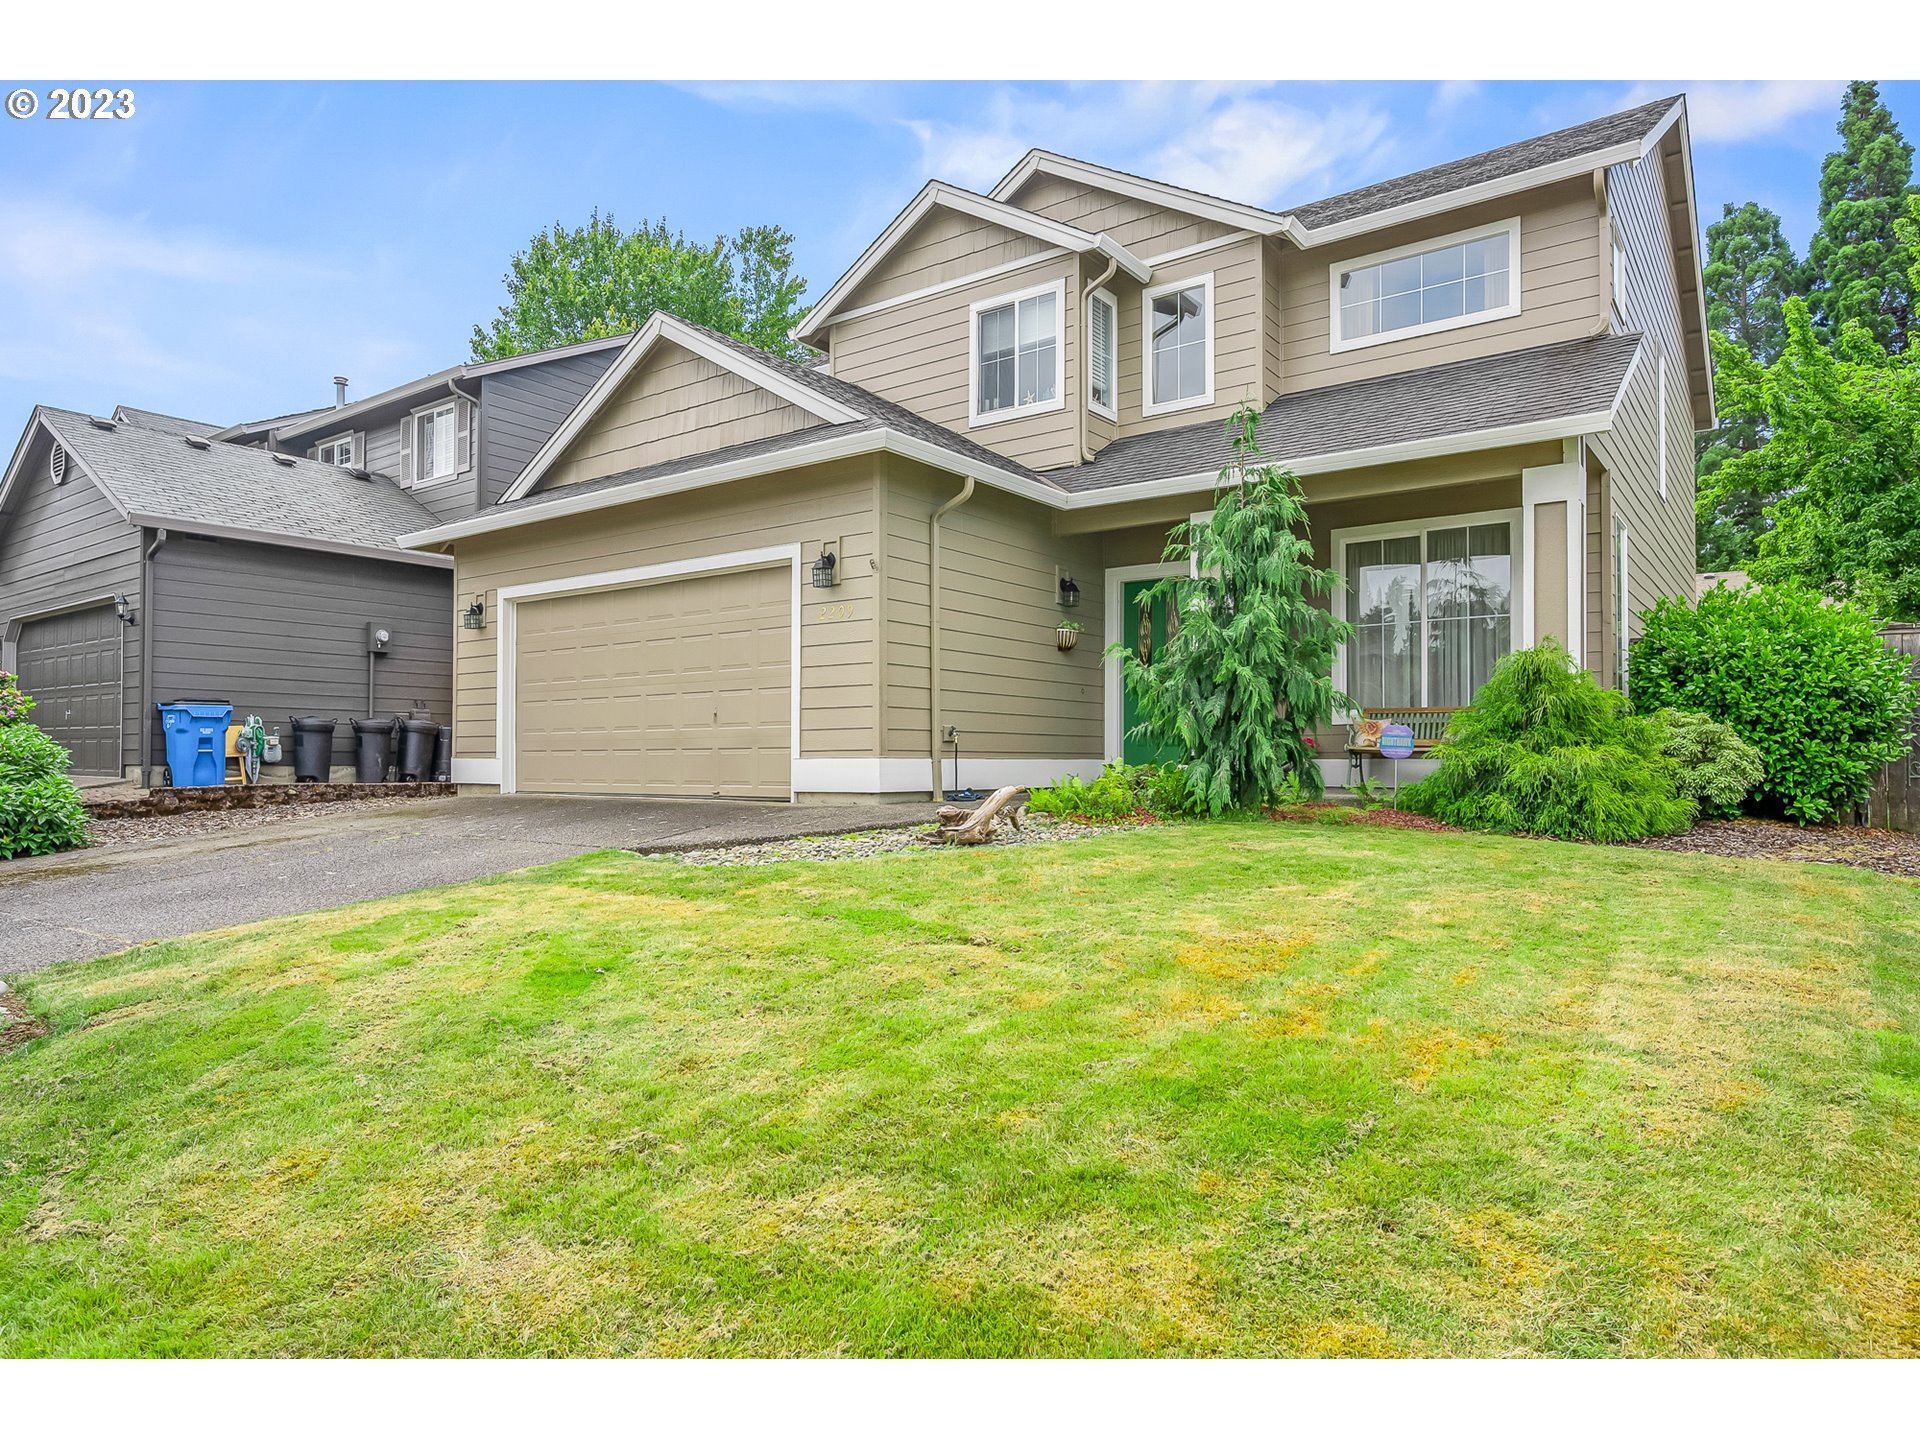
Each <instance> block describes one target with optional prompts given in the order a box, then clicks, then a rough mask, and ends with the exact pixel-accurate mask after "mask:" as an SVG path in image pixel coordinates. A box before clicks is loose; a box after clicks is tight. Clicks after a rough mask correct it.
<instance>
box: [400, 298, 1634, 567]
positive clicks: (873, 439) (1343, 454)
mask: <svg viewBox="0 0 1920 1440" xmlns="http://www.w3.org/2000/svg"><path fill="white" fill-rule="evenodd" d="M674 323H675V324H676V325H680V326H685V325H686V322H685V321H676V322H674ZM689 328H692V329H696V330H698V329H699V328H700V327H689ZM701 333H702V334H703V335H704V336H705V337H706V338H707V339H708V340H709V341H710V342H711V343H712V347H713V348H714V349H716V350H720V351H727V352H733V351H737V352H741V353H740V354H738V355H736V356H735V357H734V358H736V359H737V360H738V362H739V365H740V371H739V372H737V373H744V371H745V370H746V369H747V368H748V367H766V368H773V369H776V370H780V371H783V372H786V373H787V374H788V377H789V378H791V379H793V380H794V381H795V382H796V383H802V384H811V385H813V386H816V387H818V390H819V392H820V394H821V395H822V396H824V397H826V398H830V399H832V400H834V401H835V402H836V403H839V404H843V405H844V406H846V407H847V408H849V409H852V410H854V411H856V412H857V413H855V414H854V416H853V418H851V419H848V420H843V421H835V422H831V423H822V424H820V425H816V426H811V427H809V428H807V429H803V430H796V431H791V432H789V433H787V434H784V435H777V436H772V437H768V438H766V439H761V440H753V441H748V442H746V443H744V444H740V445H733V446H728V447H726V448H724V449H721V450H714V451H708V452H705V453H703V454H699V455H683V456H680V457H678V458H676V459H673V460H666V461H662V462H660V463H658V464H654V465H643V466H638V467H635V468H632V469H628V470H622V471H619V472H617V473H615V474H611V475H603V476H599V477H597V478H595V479H593V480H587V481H581V482H578V483H575V484H572V485H564V486H561V487H559V488H557V489H554V490H544V491H539V492H536V493H533V494H524V493H523V494H521V495H519V496H509V497H508V498H506V499H504V500H502V502H501V503H500V504H498V505H496V506H494V507H492V508H491V509H488V510H484V511H482V512H480V513H479V514H478V515H474V516H470V517H469V518H467V519H465V520H458V521H454V522H453V523H451V524H447V525H437V526H434V527H432V528H431V529H424V530H420V531H418V532H415V533H413V534H409V535H403V536H402V537H401V540H402V542H403V543H405V544H408V545H419V546H430V545H439V544H444V543H446V542H447V541H450V540H457V539H460V538H462V537H464V536H467V535H478V534H484V533H486V532H488V531H493V530H504V529H509V528H511V527H513V526H516V525H522V524H526V523H529V522H531V521H535V520H545V519H553V518H557V517H560V516H564V515H571V514H580V513H584V512H589V511H593V510H599V509H604V508H607V507H609V506H613V505H626V504H631V503H633V502H634V501H637V500H646V499H652V498H654V497H656V496H660V495H667V494H674V493H677V492H680V491H685V490H692V489H698V488H701V487H704V486H708V485H721V484H726V483H729V482H731V481H735V480H745V479H751V478H753V477H755V476H758V475H766V474H771V473H774V472H776V471H779V470H785V469H794V468H798V467H799V466H802V465H812V464H819V463H822V462H825V461H827V460H833V459H840V458H844V457H846V456H850V455H860V454H871V453H874V452H877V451H886V452H889V453H891V454H896V455H902V456H905V457H907V458H909V459H914V460H919V461H922V462H924V463H926V464H929V465H933V466H935V467H937V468H940V469H943V470H946V471H948V472H949V473H951V474H954V475H960V476H970V477H972V478H975V479H978V480H980V481H981V482H983V483H985V484H988V485H992V486H994V487H996V488H998V489H1001V490H1005V491H1007V492H1009V493H1012V494H1016V495H1021V496H1024V497H1025V498H1027V499H1030V500H1035V501H1038V502H1039V503H1041V504H1044V505H1046V506H1048V507H1049V508H1052V509H1060V510H1073V509H1081V508H1085V507H1090V506H1098V505H1110V504H1118V503H1121V502H1124V501H1127V500H1136V499H1145V498H1151V497H1153V496H1155V495H1171V494H1185V493H1206V492H1208V491H1210V490H1211V489H1212V488H1213V486H1214V484H1215V482H1216V478H1217V476H1218V473H1219V471H1220V468H1221V467H1222V466H1223V465H1224V464H1225V463H1226V460H1227V458H1228V455H1229V453H1230V449H1229V446H1228V445H1227V442H1226V439H1225V427H1224V426H1223V425H1222V424H1221V423H1220V422H1219V421H1217V420H1206V421H1201V422H1199V423H1197V424H1193V425H1186V426H1181V427H1179V428H1177V429H1171V430H1161V431H1155V432H1153V433H1150V434H1147V435H1140V436H1133V437H1130V438H1128V439H1125V440H1118V441H1115V442H1114V443H1113V444H1111V445H1109V446H1107V448H1106V449H1105V450H1103V451H1101V453H1100V455H1099V457H1098V458H1097V459H1095V460H1094V461H1093V463H1091V464H1089V465H1081V466H1075V467H1070V468H1067V469H1060V470H1050V471H1045V472H1036V471H1033V470H1029V469H1027V468H1026V467H1025V466H1023V465H1020V464H1018V463H1016V462H1014V461H1012V460H1008V459H1007V458H1006V457H1005V456H1002V455H998V454H996V453H994V452H993V451H991V450H988V449H986V448H984V447H983V446H980V445H977V444H975V443H974V442H973V441H971V440H969V439H967V438H966V437H965V436H963V435H958V434H955V433H954V432H953V431H951V430H948V429H946V427H944V426H941V425H936V424H935V423H934V422H932V421H930V420H927V419H925V418H923V417H921V416H919V415H916V414H914V413H913V412H912V411H910V410H906V409H904V408H902V407H901V406H898V405H895V404H893V403H892V402H890V401H887V400H882V399H881V398H880V397H879V396H877V395H874V394H872V393H871V392H870V391H867V390H864V389H862V388H861V387H860V386H858V385H853V384H850V383H848V382H847V381H844V380H836V379H834V378H833V377H831V376H828V375H822V374H820V373H819V372H818V371H814V370H810V369H808V368H807V367H805V366H801V365H795V364H793V363H792V362H790V361H785V360H779V359H776V358H775V357H773V356H768V355H762V354H761V353H760V352H758V351H755V350H753V349H752V348H751V347H749V346H746V345H744V344H742V343H741V342H740V341H737V340H733V339H731V338H729V337H727V336H723V335H717V334H715V333H714V332H712V331H701ZM676 338H677V337H676ZM1641 348H1642V347H1641V340H1640V337H1639V336H1638V335H1601V336H1595V337H1591V338H1587V339H1581V340H1566V341H1560V342H1557V343H1555V344H1552V345H1542V346H1537V347H1535V348H1534V349H1531V350H1520V351H1510V352H1508V353H1506V354H1502V355H1495V356H1491V357H1488V358H1486V359H1480V360H1460V361H1454V362H1452V363H1451V364H1446V365H1434V366H1429V367H1427V368H1426V369H1423V370H1414V371H1408V372H1404V373H1402V374H1397V375H1387V376H1381V377H1378V378H1376V379H1371V380H1356V381H1351V382H1349V383H1347V384H1344V385H1330V386H1327V387H1324V388H1322V389H1319V390H1307V391H1301V392H1298V393H1296V394H1292V395H1284V396H1282V397H1280V399H1278V400H1276V401H1275V402H1274V403H1273V404H1272V405H1270V406H1268V407H1267V410H1266V413H1265V415H1264V417H1263V419H1262V431H1261V434H1262V439H1263V441H1264V442H1265V448H1266V450H1267V453H1268V454H1270V455H1272V456H1274V457H1276V458H1277V459H1279V460H1280V461H1281V462H1282V463H1285V464H1287V465H1290V466H1292V467H1293V468H1294V469H1295V470H1297V471H1299V472H1300V473H1301V474H1315V473H1324V472H1328V471H1334V470H1344V469H1353V468H1357V467H1359V466H1362V465H1386V464H1393V463H1396V462H1398V461H1403V460H1412V459H1420V458H1423V457H1425V456H1430V455H1443V454H1451V453H1456V452H1460V451H1465V450H1474V449H1485V448H1490V447H1493V446H1499V445H1518V444H1525V443H1529V442H1533V441H1539V440H1552V439H1564V438H1571V437H1573V436H1576V435H1585V434H1591V433H1594V432H1596V431H1604V430H1607V429H1610V428H1611V427H1612V425H1613V419H1614V413H1615V410H1616V407H1617V406H1618V403H1619V397H1620V394H1621V392H1622V390H1623V389H1624V387H1625V385H1626V382H1627V378H1628V377H1629V376H1630V375H1631V374H1632V372H1633V368H1634V366H1635V365H1636V364H1637V363H1638V358H1639V356H1640V354H1641ZM729 368H732V367H729ZM583 403H584V402H583Z"/></svg>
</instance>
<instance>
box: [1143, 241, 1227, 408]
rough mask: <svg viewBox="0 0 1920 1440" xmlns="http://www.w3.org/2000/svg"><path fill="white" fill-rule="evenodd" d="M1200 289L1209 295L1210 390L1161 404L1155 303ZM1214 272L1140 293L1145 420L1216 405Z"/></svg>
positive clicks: (1184, 277)
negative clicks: (1155, 395) (1155, 355)
mask: <svg viewBox="0 0 1920 1440" xmlns="http://www.w3.org/2000/svg"><path fill="white" fill-rule="evenodd" d="M1195 286H1199V287H1200V288H1201V289H1203V290H1204V291H1205V292H1206V299H1205V300H1204V301H1203V302H1202V303H1203V304H1204V305H1205V306H1206V313H1207V388H1206V390H1205V392H1204V393H1202V394H1199V395H1195V396H1192V397H1191V398H1189V399H1186V400H1168V401H1165V402H1164V403H1158V402H1156V401H1155V400H1154V398H1153V302H1154V301H1155V300H1156V299H1158V298H1159V297H1160V296H1162V295H1172V294H1174V293H1175V292H1176V291H1180V290H1191V289H1193V288H1194V287H1195ZM1213 328H1214V327H1213V272H1212V271H1211V270H1208V271H1206V272H1204V273H1202V274H1199V275H1186V276H1183V277H1182V278H1180V279H1178V280H1169V281H1167V282H1165V283H1164V284H1161V285H1150V286H1148V287H1147V288H1146V289H1145V290H1142V291H1141V292H1140V414H1141V417H1142V418H1143V419H1149V420H1150V419H1152V418H1153V417H1154V416H1155V415H1173V414H1176V413H1178V412H1179V411H1182V410H1200V409H1203V408H1205V407H1206V406H1208V405H1211V404H1213V374H1214V361H1215V359H1216V358H1217V357H1216V356H1215V354H1214V344H1213Z"/></svg>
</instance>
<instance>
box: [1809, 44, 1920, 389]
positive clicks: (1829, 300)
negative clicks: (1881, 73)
mask: <svg viewBox="0 0 1920 1440" xmlns="http://www.w3.org/2000/svg"><path fill="white" fill-rule="evenodd" d="M1839 131H1840V148H1839V149H1838V150H1836V151H1834V152H1833V153H1832V154H1831V155H1829V156H1827V158H1826V162H1825V163H1824V164H1823V165H1822V166H1821V167H1820V226H1819V229H1818V230H1816V231H1815V232H1814V236H1813V243H1812V244H1811V245H1809V246H1808V247H1807V266H1806V275H1805V282H1806V283H1805V285H1804V287H1803V288H1804V289H1805V292H1806V294H1807V298H1808V302H1809V305H1810V308H1811V309H1812V312H1813V318H1814V320H1815V322H1816V324H1817V325H1818V326H1819V329H1820V332H1821V333H1822V334H1823V335H1825V336H1826V337H1827V338H1828V339H1829V340H1831V339H1833V338H1834V337H1835V336H1837V335H1838V334H1839V333H1840V327H1841V325H1843V324H1844V323H1845V322H1846V321H1848V320H1858V321H1859V322H1860V323H1861V324H1862V325H1864V326H1865V327H1866V328H1867V329H1868V330H1869V331H1870V332H1871V333H1872V335H1873V337H1874V339H1876V340H1878V341H1879V342H1880V343H1881V344H1882V345H1884V346H1885V347H1886V348H1887V349H1888V350H1890V351H1894V352H1896V353H1897V352H1900V351H1903V350H1905V349H1906V348H1907V345H1908V344H1909V335H1910V332H1911V331H1912V329H1913V320H1914V294H1913V281H1912V278H1911V277H1910V276H1909V275H1908V273H1907V270H1908V267H1909V266H1910V265H1911V263H1912V258H1911V257H1910V256H1909V255H1908V253H1907V247H1906V246H1905V245H1904V244H1903V243H1902V242H1901V240H1900V237H1899V235H1898V234H1896V233H1895V230H1894V222H1895V221H1896V220H1898V219H1899V218H1900V217H1901V216H1902V215H1903V214H1904V213H1905V209H1906V197H1907V196H1908V195H1909V194H1911V193H1913V188H1914V187H1913V146H1912V145H1910V144H1908V143H1907V141H1906V139H1905V137H1904V136H1902V135H1901V133H1900V127H1899V126H1898V125H1896V124H1894V120H1893V113H1892V112H1891V111H1890V110H1888V109H1887V107H1886V106H1885V105H1883V104H1882V103H1881V101H1880V87H1879V86H1878V85H1876V84H1875V83H1874V82H1873V81H1871V80H1856V81H1854V82H1853V83H1852V84H1851V85H1849V86H1848V87H1847V96H1846V100H1845V101H1844V102H1843V103H1842V106H1841V110H1840V125H1839Z"/></svg>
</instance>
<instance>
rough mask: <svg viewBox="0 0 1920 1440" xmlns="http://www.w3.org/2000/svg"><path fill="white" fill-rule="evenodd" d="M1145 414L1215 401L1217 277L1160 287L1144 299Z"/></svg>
mask: <svg viewBox="0 0 1920 1440" xmlns="http://www.w3.org/2000/svg"><path fill="white" fill-rule="evenodd" d="M1141 307H1142V310H1143V318H1144V330H1145V333H1144V334H1143V335H1142V337H1141V344H1140V348H1141V350H1142V352H1143V354H1144V355H1145V357H1146V381H1145V394H1143V395H1142V396H1141V397H1140V399H1141V405H1140V413H1141V414H1143V415H1161V414H1165V413H1166V412H1167V411H1169V410H1191V409H1193V408H1195V407H1196V406H1201V405H1211V404H1212V403H1213V276H1212V275H1195V276H1193V277H1192V278H1190V279H1186V280H1175V281H1173V282H1171V283H1169V284H1166V285H1155V286H1153V287H1152V288H1150V289H1149V290H1147V292H1146V293H1145V294H1144V295H1143V296H1142V297H1141Z"/></svg>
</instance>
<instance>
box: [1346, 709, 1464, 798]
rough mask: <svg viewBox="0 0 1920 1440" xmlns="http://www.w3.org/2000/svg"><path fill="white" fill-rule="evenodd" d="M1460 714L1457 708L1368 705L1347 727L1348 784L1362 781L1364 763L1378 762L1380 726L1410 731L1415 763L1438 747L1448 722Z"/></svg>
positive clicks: (1365, 770) (1365, 773)
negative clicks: (1392, 726) (1371, 760)
mask: <svg viewBox="0 0 1920 1440" xmlns="http://www.w3.org/2000/svg"><path fill="white" fill-rule="evenodd" d="M1459 713H1460V711H1459V707H1457V706H1448V705H1369V706H1368V707H1367V708H1366V709H1364V710H1362V711H1361V712H1360V716H1359V718H1358V719H1356V720H1350V721H1349V722H1348V723H1347V783H1348V784H1349V785H1351V784H1353V783H1354V782H1355V781H1357V780H1365V779H1366V775H1367V765H1366V762H1367V761H1368V760H1369V759H1374V760H1378V759H1380V758H1381V755H1380V730H1381V727H1382V726H1385V725H1404V726H1406V727H1407V728H1408V729H1409V730H1411V731H1413V758H1414V759H1416V760H1418V759H1420V758H1421V757H1422V756H1424V755H1426V754H1427V753H1428V752H1429V751H1430V750H1432V749H1433V747H1434V746H1436V745H1438V744H1439V743H1440V740H1441V737H1442V736H1444V735H1445V734H1446V733H1447V722H1448V721H1450V720H1452V719H1453V717H1454V716H1455V715H1457V714H1459Z"/></svg>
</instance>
